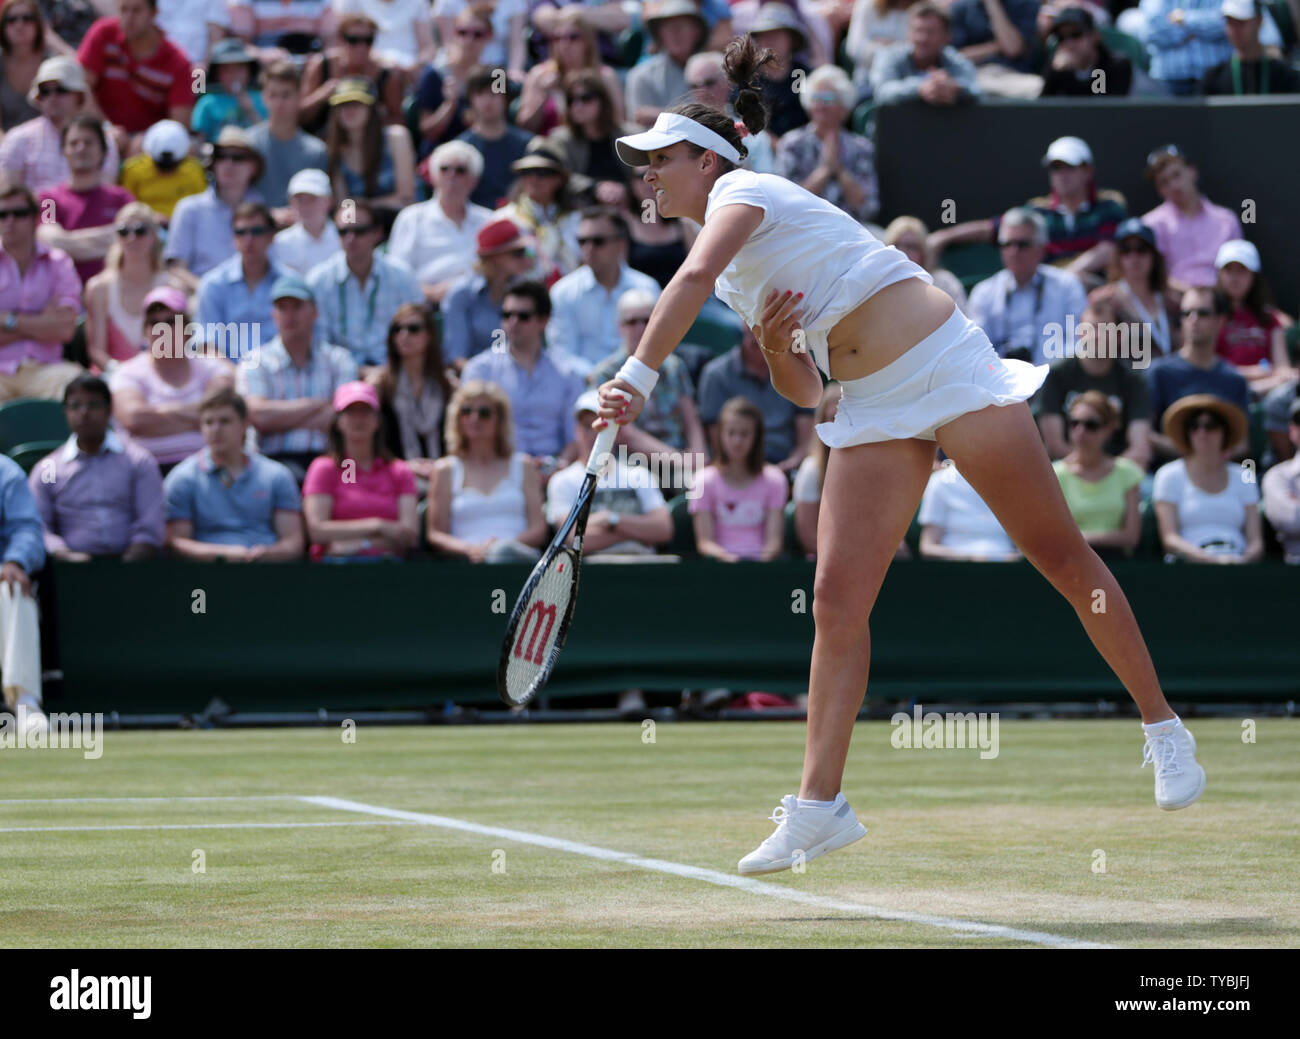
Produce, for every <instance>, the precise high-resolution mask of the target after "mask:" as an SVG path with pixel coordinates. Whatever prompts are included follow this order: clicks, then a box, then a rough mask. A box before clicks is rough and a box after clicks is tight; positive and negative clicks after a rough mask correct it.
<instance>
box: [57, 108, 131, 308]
mask: <svg viewBox="0 0 1300 1039" xmlns="http://www.w3.org/2000/svg"><path fill="white" fill-rule="evenodd" d="M61 140H62V142H63V157H64V159H66V160H67V163H68V179H67V180H66V181H64V182H62V183H61V184H57V185H55V186H54V187H52V188H46V189H45V190H44V191H42V192H41V193H40V203H41V207H42V209H43V210H44V212H42V214H41V228H40V230H39V231H38V232H37V237H38V238H39V239H40V240H41V241H42V242H44V243H45V244H46V245H48V246H50V247H51V248H55V249H62V250H63V251H64V252H65V253H67V254H68V255H69V256H71V257H72V261H73V263H74V264H76V267H77V277H79V278H80V279H81V281H82V283H83V284H84V283H86V282H88V281H90V279H91V278H93V277H94V276H95V275H96V274H98V273H99V272H100V271H102V270H103V269H104V257H105V256H107V255H108V249H109V246H111V245H112V244H113V240H114V238H115V234H114V223H115V221H116V220H117V211H118V210H119V209H121V208H122V207H123V206H124V205H126V204H127V203H128V202H134V201H135V196H134V195H132V194H131V192H129V191H127V190H126V188H120V187H118V186H117V185H116V184H105V183H104V152H105V150H106V149H107V148H108V137H107V135H106V134H105V133H104V124H103V123H101V122H100V121H99V120H98V119H96V118H95V117H94V116H91V115H78V116H73V117H72V118H71V119H70V120H68V122H67V124H66V125H65V126H64V127H63V134H62V137H61Z"/></svg>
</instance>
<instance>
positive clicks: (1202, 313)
mask: <svg viewBox="0 0 1300 1039" xmlns="http://www.w3.org/2000/svg"><path fill="white" fill-rule="evenodd" d="M0 215H3V214H0ZM1178 313H1179V314H1181V315H1182V316H1183V317H1214V308H1213V307H1197V308H1196V309H1194V310H1180V311H1179V312H1178Z"/></svg>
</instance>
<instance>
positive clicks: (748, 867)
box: [739, 794, 867, 876]
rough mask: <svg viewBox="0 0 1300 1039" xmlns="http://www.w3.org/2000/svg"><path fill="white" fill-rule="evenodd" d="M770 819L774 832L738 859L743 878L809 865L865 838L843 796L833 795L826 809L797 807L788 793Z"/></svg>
mask: <svg viewBox="0 0 1300 1039" xmlns="http://www.w3.org/2000/svg"><path fill="white" fill-rule="evenodd" d="M770 818H771V820H772V821H773V822H774V823H776V824H777V825H776V833H774V834H772V836H771V837H769V838H768V839H767V840H765V841H764V842H763V843H762V844H760V845H759V846H758V847H757V848H755V849H754V850H753V851H751V852H750V853H749V854H748V855H746V856H745V857H744V858H743V859H741V860H740V865H739V869H740V872H741V873H743V874H745V875H746V876H751V875H753V874H756V873H780V872H781V871H782V870H785V869H789V868H790V867H791V866H793V865H794V864H795V862H796V861H803V862H809V861H811V860H812V859H815V858H817V856H819V855H825V854H826V853H827V852H828V851H835V850H836V849H837V848H843V847H844V846H845V845H846V844H852V843H853V842H854V841H856V840H859V839H861V838H862V837H865V836H866V835H867V828H866V827H865V826H863V825H862V824H861V823H860V822H858V817H857V816H856V815H854V814H853V809H852V808H850V807H849V803H848V801H846V800H845V799H844V795H843V794H836V795H835V800H834V801H832V802H831V804H830V805H829V806H828V807H826V808H813V807H810V806H808V805H800V804H799V799H798V798H797V797H795V796H794V795H793V794H787V795H786V796H785V797H783V798H781V803H780V805H778V806H777V808H776V810H775V811H774V812H773V813H772V814H771V816H770Z"/></svg>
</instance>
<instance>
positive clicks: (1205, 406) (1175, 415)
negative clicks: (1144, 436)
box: [1160, 393, 1249, 455]
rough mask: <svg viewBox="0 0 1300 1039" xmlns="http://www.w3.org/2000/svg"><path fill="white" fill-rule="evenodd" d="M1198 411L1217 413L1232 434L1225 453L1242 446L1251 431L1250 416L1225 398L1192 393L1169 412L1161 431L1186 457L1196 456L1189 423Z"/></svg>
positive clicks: (1227, 438)
mask: <svg viewBox="0 0 1300 1039" xmlns="http://www.w3.org/2000/svg"><path fill="white" fill-rule="evenodd" d="M1198 411H1210V412H1213V413H1214V414H1215V415H1218V416H1219V418H1220V419H1221V420H1222V422H1223V424H1224V425H1225V426H1226V427H1227V429H1228V433H1227V435H1226V436H1225V437H1224V438H1223V449H1224V450H1225V451H1226V450H1228V449H1229V448H1231V447H1232V446H1233V445H1234V444H1238V443H1240V442H1241V439H1242V438H1243V437H1244V436H1245V435H1246V430H1247V429H1248V428H1249V422H1248V420H1247V419H1246V413H1245V412H1244V411H1242V410H1241V409H1240V408H1239V407H1237V405H1235V404H1232V403H1230V402H1228V401H1226V400H1224V399H1223V398H1222V397H1216V396H1215V395H1214V394H1212V393H1192V394H1189V395H1188V396H1186V397H1179V398H1178V399H1177V400H1176V401H1174V402H1173V403H1172V404H1170V405H1169V407H1168V408H1166V409H1165V413H1164V416H1163V417H1162V418H1161V420H1160V430H1161V432H1162V433H1164V435H1165V436H1167V437H1168V438H1169V439H1170V440H1172V441H1173V442H1174V443H1175V444H1177V445H1178V450H1179V451H1181V452H1182V453H1183V454H1185V455H1186V454H1191V452H1192V447H1191V444H1189V443H1188V438H1187V420H1188V419H1189V418H1191V417H1192V415H1194V414H1195V413H1196V412H1198Z"/></svg>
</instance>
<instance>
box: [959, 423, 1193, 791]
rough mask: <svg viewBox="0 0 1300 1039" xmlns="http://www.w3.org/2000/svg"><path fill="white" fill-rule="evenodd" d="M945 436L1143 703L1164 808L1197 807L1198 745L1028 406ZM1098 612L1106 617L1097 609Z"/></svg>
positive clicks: (1028, 556)
mask: <svg viewBox="0 0 1300 1039" xmlns="http://www.w3.org/2000/svg"><path fill="white" fill-rule="evenodd" d="M935 435H936V436H937V438H938V441H939V446H940V447H942V448H943V450H944V453H945V454H947V455H948V457H950V458H951V459H952V460H953V463H954V464H955V465H956V466H957V470H958V471H959V472H960V473H961V474H962V476H964V477H965V478H966V479H967V481H969V483H970V485H971V486H972V487H974V488H975V491H976V493H977V494H979V496H980V497H981V498H983V499H984V501H985V503H986V504H987V505H988V506H989V508H990V509H992V510H993V514H994V515H995V516H997V518H998V522H999V523H1001V524H1002V528H1003V529H1004V530H1005V531H1006V532H1007V535H1008V536H1009V537H1010V538H1011V540H1012V541H1014V542H1015V544H1016V546H1017V547H1018V548H1019V549H1020V551H1021V552H1023V553H1024V555H1025V558H1026V559H1028V560H1029V562H1031V563H1032V564H1033V565H1034V567H1035V568H1037V570H1038V571H1039V573H1041V574H1042V575H1043V576H1044V577H1046V578H1047V579H1048V580H1049V581H1050V582H1051V583H1052V586H1053V587H1054V588H1056V590H1057V591H1059V592H1060V593H1061V594H1062V595H1063V596H1065V598H1066V599H1067V600H1068V601H1069V603H1070V605H1071V606H1073V607H1074V612H1075V613H1076V614H1077V615H1078V617H1079V620H1080V621H1081V622H1082V624H1083V627H1084V629H1085V630H1086V631H1087V633H1088V637H1089V638H1090V639H1092V644H1093V645H1094V646H1096V647H1097V651H1098V652H1099V653H1101V655H1102V657H1104V658H1105V660H1106V663H1107V664H1109V665H1110V667H1111V670H1113V671H1114V672H1115V675H1116V676H1117V677H1118V678H1119V680H1120V682H1122V683H1123V685H1124V688H1125V689H1127V690H1128V693H1129V695H1130V696H1131V697H1133V701H1134V702H1135V703H1136V704H1137V706H1138V710H1139V711H1140V712H1141V714H1142V721H1143V722H1144V723H1146V726H1145V732H1146V735H1147V738H1148V752H1147V753H1148V758H1149V760H1154V761H1155V763H1156V799H1157V802H1158V803H1159V804H1160V806H1161V807H1162V808H1181V807H1184V806H1185V805H1187V804H1191V803H1192V801H1194V800H1195V799H1196V798H1197V797H1199V796H1200V792H1201V790H1202V789H1203V788H1204V784H1205V774H1204V770H1202V769H1201V768H1200V766H1199V765H1197V764H1196V762H1195V749H1196V745H1195V742H1194V741H1192V740H1191V737H1190V734H1188V733H1187V731H1186V729H1184V728H1183V727H1182V723H1181V722H1179V721H1178V720H1177V716H1176V715H1175V714H1174V711H1173V709H1172V708H1171V707H1170V706H1169V702H1168V701H1167V700H1166V699H1165V697H1164V693H1163V692H1162V691H1161V689H1160V682H1159V680H1158V679H1157V678H1156V671H1155V666H1154V665H1153V664H1152V662H1151V654H1150V652H1148V650H1147V645H1146V642H1145V640H1144V639H1143V638H1142V633H1141V631H1139V630H1138V624H1137V620H1136V618H1134V616H1133V610H1132V608H1131V607H1130V606H1129V602H1128V598H1127V597H1126V596H1125V595H1124V592H1123V590H1122V589H1121V588H1120V586H1119V582H1118V581H1116V580H1115V575H1114V574H1112V573H1111V572H1110V569H1109V568H1108V567H1107V566H1106V564H1105V563H1103V562H1102V561H1101V558H1100V557H1099V556H1098V555H1097V553H1096V552H1095V551H1093V549H1092V546H1091V545H1089V544H1088V542H1087V541H1086V540H1085V539H1084V537H1083V534H1082V533H1081V532H1080V530H1079V525H1078V523H1077V522H1075V519H1074V517H1073V516H1072V515H1071V513H1070V509H1069V506H1067V505H1066V503H1065V495H1064V494H1063V493H1062V491H1061V484H1060V481H1059V480H1058V479H1057V477H1056V473H1055V471H1054V470H1053V469H1052V465H1051V462H1050V461H1049V460H1048V457H1047V451H1046V449H1045V448H1044V447H1043V442H1042V437H1041V436H1040V434H1039V432H1038V428H1037V426H1036V425H1035V424H1034V419H1033V416H1032V415H1031V414H1030V411H1029V407H1028V405H1026V404H1012V405H1008V406H1006V407H996V406H990V407H987V408H983V409H981V410H980V411H973V412H970V413H968V414H966V415H962V416H960V417H958V418H956V419H954V420H953V421H952V422H949V423H948V424H947V425H945V426H943V427H942V428H941V429H939V430H937V431H936V434H935ZM1097 603H1102V604H1103V605H1102V608H1100V609H1095V608H1094V606H1095V604H1097ZM1161 722H1167V723H1168V724H1166V725H1158V724H1157V723H1161ZM1180 755H1181V759H1180Z"/></svg>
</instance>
